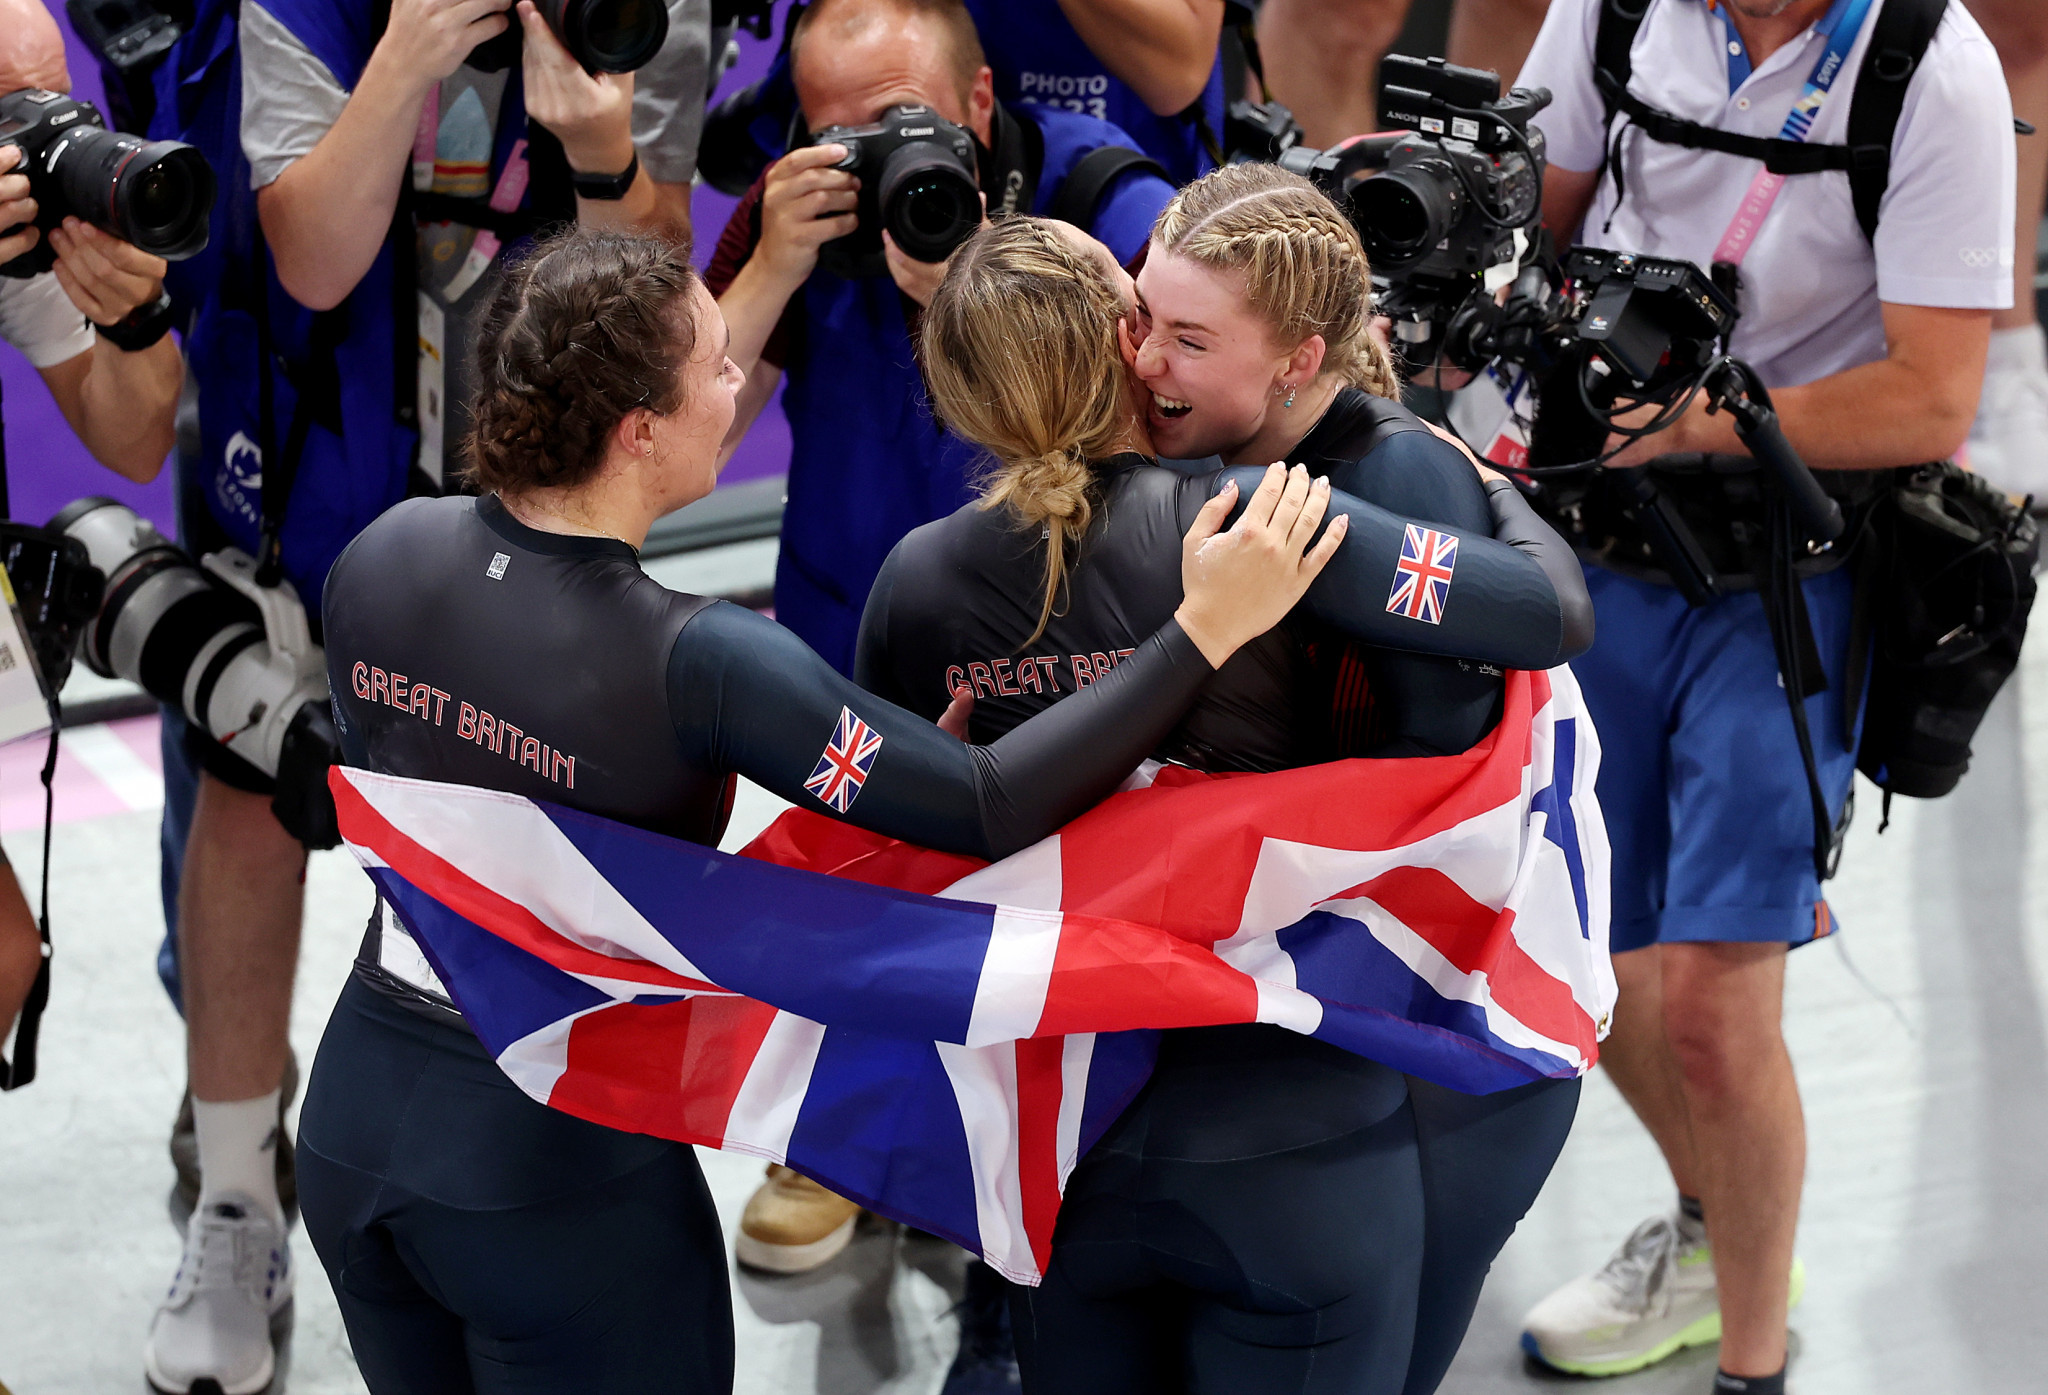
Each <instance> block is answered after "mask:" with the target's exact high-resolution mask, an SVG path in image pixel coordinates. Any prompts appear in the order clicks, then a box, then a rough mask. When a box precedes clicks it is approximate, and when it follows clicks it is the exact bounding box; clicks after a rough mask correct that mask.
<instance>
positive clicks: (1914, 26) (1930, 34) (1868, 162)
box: [1848, 0, 1948, 241]
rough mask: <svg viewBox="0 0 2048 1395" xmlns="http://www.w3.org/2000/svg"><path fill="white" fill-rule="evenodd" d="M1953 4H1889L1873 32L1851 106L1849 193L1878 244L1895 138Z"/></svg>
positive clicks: (1907, 0) (1888, 0)
mask: <svg viewBox="0 0 2048 1395" xmlns="http://www.w3.org/2000/svg"><path fill="white" fill-rule="evenodd" d="M1947 12H1948V0H1884V4H1883V8H1882V9H1880V10H1879V11H1878V13H1877V27H1876V28H1875V29H1874V30H1872V31H1871V35H1870V47H1869V48H1868V49H1867V50H1865V52H1864V54H1863V67H1862V68H1861V69H1860V70H1858V72H1857V74H1856V95H1855V97H1854V99H1853V100H1852V101H1851V102H1850V105H1849V137H1848V139H1849V150H1850V152H1851V154H1852V155H1853V156H1854V157H1855V162H1854V163H1853V164H1851V165H1850V166H1849V193H1850V196H1851V197H1852V198H1853V199H1854V200H1855V204H1856V221H1857V222H1858V223H1860V224H1862V225H1863V235H1864V236H1865V237H1867V238H1870V239H1871V240H1872V241H1875V240H1876V238H1877V215H1878V210H1879V207H1880V206H1881V205H1882V204H1883V203H1884V195H1885V190H1886V189H1887V188H1889V187H1890V185H1891V177H1892V137H1893V135H1894V134H1895V133H1896V132H1897V131H1898V126H1899V113H1900V112H1901V111H1903V110H1904V109H1905V105H1906V89H1907V88H1908V87H1910V86H1911V85H1912V83H1913V75H1914V74H1915V73H1917V72H1919V71H1920V60H1921V59H1923V58H1925V57H1926V56H1927V46H1928V45H1929V44H1931V43H1933V42H1934V33H1935V31H1936V30H1937V29H1939V28H1941V21H1942V16H1943V15H1945V14H1947Z"/></svg>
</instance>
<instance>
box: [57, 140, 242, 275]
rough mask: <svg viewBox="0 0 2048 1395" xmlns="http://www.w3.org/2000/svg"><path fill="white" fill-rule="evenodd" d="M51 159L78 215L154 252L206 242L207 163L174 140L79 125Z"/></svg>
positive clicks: (195, 248) (210, 189)
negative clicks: (154, 138)
mask: <svg viewBox="0 0 2048 1395" xmlns="http://www.w3.org/2000/svg"><path fill="white" fill-rule="evenodd" d="M70 142H71V143H70V145H69V146H68V147H67V148H66V149H65V150H64V152H63V154H62V155H60V156H59V157H58V159H57V162H56V168H55V169H54V170H53V171H52V173H53V174H55V176H56V178H57V180H58V184H59V187H61V188H62V190H63V192H64V201H65V202H66V203H67V204H69V205H70V207H71V208H72V210H73V211H75V212H76V213H77V214H78V216H79V217H81V218H84V219H86V220H87V221H88V222H91V223H92V224H94V225H95V226H96V227H99V228H102V229H104V230H105V231H107V232H110V233H112V234H113V235H114V236H115V237H118V238H120V239H121V240H122V241H123V242H132V243H134V244H135V245H136V246H137V247H140V248H141V249H142V250H143V251H145V252H148V253H150V254H152V255H153V256H158V257H163V258H165V259H166V260H168V261H180V260H183V259H184V258H186V257H190V256H192V255H194V254H195V253H197V252H200V251H202V250H204V249H205V247H206V238H207V231H208V222H209V219H210V216H211V214H212V212H213V193H214V180H213V169H212V167H211V166H209V165H208V164H207V163H206V157H204V156H203V155H201V154H200V153H199V152H198V151H197V150H194V149H193V148H192V147H191V146H189V145H184V144H182V143H180V142H178V141H172V140H159V141H141V140H137V139H136V138H135V137H133V136H124V135H119V134H117V133H115V132H113V131H103V130H100V129H99V128H97V127H82V128H80V129H79V130H77V131H76V132H75V133H74V134H73V135H72V136H71V138H70Z"/></svg>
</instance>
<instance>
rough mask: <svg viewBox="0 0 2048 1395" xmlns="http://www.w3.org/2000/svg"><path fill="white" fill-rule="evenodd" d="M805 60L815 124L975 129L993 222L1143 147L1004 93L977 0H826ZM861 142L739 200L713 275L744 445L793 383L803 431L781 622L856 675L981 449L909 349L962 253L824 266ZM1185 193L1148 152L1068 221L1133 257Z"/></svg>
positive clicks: (810, 23) (811, 159)
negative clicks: (1107, 157)
mask: <svg viewBox="0 0 2048 1395" xmlns="http://www.w3.org/2000/svg"><path fill="white" fill-rule="evenodd" d="M791 63H792V70H793V72H794V74H795V80H796V90H797V95H798V98H799V100H800V101H801V102H802V105H803V115H804V120H805V121H806V123H807V124H808V126H809V129H810V130H811V131H812V132H817V131H820V130H823V129H824V128H826V127H828V126H835V125H840V126H860V125H863V124H866V123H869V122H874V121H876V120H878V119H880V118H881V117H882V116H883V114H884V113H885V112H887V111H888V110H889V109H891V108H893V107H896V106H899V105H924V106H928V107H929V108H930V109H931V110H932V111H933V112H935V113H937V115H938V116H940V117H942V118H944V120H945V121H947V122H950V123H952V124H953V125H954V126H955V127H961V128H965V130H966V131H968V132H969V133H971V134H972V137H973V141H974V151H973V160H974V177H975V178H976V179H977V180H978V182H979V185H980V189H981V192H982V195H983V197H984V199H985V201H986V209H987V212H988V214H989V215H990V216H1001V215H1002V214H1004V213H1007V212H1030V213H1037V214H1041V215H1045V214H1050V213H1051V212H1052V210H1053V209H1054V207H1055V206H1056V204H1057V203H1058V201H1059V199H1060V198H1061V197H1062V196H1070V195H1072V194H1073V193H1074V190H1073V189H1072V188H1070V187H1069V176H1070V175H1072V174H1074V172H1075V171H1076V170H1077V169H1078V168H1080V167H1082V166H1083V164H1084V162H1085V161H1087V160H1088V159H1089V158H1090V157H1091V156H1093V155H1094V154H1095V152H1098V151H1101V150H1103V149H1105V148H1112V147H1118V148H1128V147H1129V146H1130V141H1129V139H1128V138H1127V137H1126V136H1125V134H1124V133H1123V132H1122V131H1120V130H1118V129H1117V128H1116V127H1115V126H1112V125H1110V124H1109V123H1108V122H1106V121H1101V120H1097V119H1096V118H1094V117H1092V116H1084V115H1081V114H1079V113H1075V112H1068V111H1063V110H1054V109H1052V108H1050V107H1046V106H1040V105H1037V104H1035V103H1023V104H1019V105H1017V106H1014V107H1012V106H1007V105H1005V104H1003V103H1000V102H998V101H997V100H996V99H995V94H994V83H993V78H992V76H991V74H990V71H989V68H988V66H987V64H986V63H984V62H983V60H982V51H981V45H980V41H979V39H978V38H977V37H976V33H975V29H974V24H973V21H972V20H971V19H970V18H969V16H968V13H967V11H966V9H965V7H964V6H963V5H961V4H960V3H959V0H820V3H817V4H814V5H812V6H811V7H810V8H809V9H808V10H806V11H805V12H804V14H803V16H802V18H801V19H799V20H798V22H797V26H796V31H795V35H794V39H793V42H792V47H791ZM1034 148H1042V154H1041V155H1040V156H1039V158H1038V159H1037V160H1035V161H1034V160H1032V159H1030V155H1031V152H1032V150H1033V149H1034ZM848 153H849V152H848V149H847V148H846V147H845V146H843V145H839V144H831V145H805V146H803V147H801V148H799V149H797V150H795V151H792V152H791V153H790V154H789V155H787V156H784V157H783V158H782V159H781V160H778V161H777V162H776V163H775V164H774V165H773V166H771V167H770V168H769V170H768V172H767V173H766V174H765V175H763V176H762V178H761V179H760V180H759V181H757V182H756V184H755V187H754V188H753V189H752V190H751V191H749V193H748V195H747V197H746V198H745V199H744V200H742V202H741V203H740V206H739V207H738V208H737V209H736V210H735V211H734V213H733V216H732V221H731V222H730V223H729V224H727V226H726V229H725V233H724V235H723V236H722V237H721V238H720V239H719V244H718V250H717V252H716V254H715V255H714V256H713V258H712V261H711V265H710V268H709V270H708V271H707V272H706V280H707V282H708V283H709V284H710V286H711V288H712V291H713V293H714V294H716V295H717V296H718V298H719V308H720V309H721V310H723V311H724V312H725V316H726V319H727V321H728V322H729V323H730V324H731V325H732V331H733V361H734V362H736V363H738V364H739V365H740V367H741V368H742V369H743V370H744V371H745V372H746V373H747V374H748V382H747V388H746V391H745V393H744V394H743V395H742V397H741V402H740V414H739V418H738V420H737V422H736V423H735V425H734V428H733V430H734V434H733V438H732V439H733V440H734V441H737V440H738V438H739V436H740V435H741V434H742V433H743V432H744V431H745V430H746V428H747V426H748V425H749V424H751V422H752V421H753V418H754V416H755V415H756V414H757V413H758V412H759V411H760V410H761V407H762V406H763V405H764V404H765V403H766V402H767V401H768V399H769V397H770V396H771V395H772V394H773V392H774V390H775V386H776V384H777V383H778V382H780V381H781V380H782V377H783V375H784V373H787V375H788V388H787V391H786V392H785V393H784V395H783V408H784V410H785V411H786V412H787V413H788V416H789V424H790V434H791V436H792V438H793V441H792V451H791V458H790V470H789V506H788V509H787V511H786V512H785V514H784V516H783V523H782V552H781V557H780V559H779V561H778V562H777V564H776V574H775V606H776V617H777V618H778V619H780V620H781V621H782V622H783V623H784V624H786V625H788V626H789V627H790V628H791V629H793V630H795V631H796V632H797V633H798V634H799V635H801V636H802V637H803V639H804V641H805V642H806V643H808V644H809V645H810V646H811V647H812V648H814V649H816V650H817V651H818V652H819V653H820V654H822V655H824V656H825V658H826V660H827V661H828V662H830V663H831V664H832V665H833V666H834V667H836V668H838V669H840V670H841V671H842V672H845V671H848V670H850V669H851V667H852V664H853V647H854V638H855V633H856V631H857V629H858V627H859V624H860V615H861V607H862V605H863V604H864V602H865V601H866V598H867V594H868V588H869V587H870V586H871V585H872V584H873V582H874V579H875V573H876V572H877V571H878V570H879V569H880V567H881V564H882V559H883V558H884V557H886V556H887V555H888V553H889V549H890V548H892V547H894V546H895V545H896V542H897V540H898V539H900V538H901V537H902V536H903V535H904V534H905V533H908V532H909V531H910V530H911V529H912V528H915V527H917V526H918V525H919V524H922V523H927V522H930V521H931V520H932V519H934V518H942V517H944V516H945V515H947V514H949V513H951V512H953V510H954V509H956V508H958V507H960V506H961V505H962V504H964V503H966V502H967V501H968V500H969V498H970V497H971V490H970V489H969V485H968V480H969V476H970V475H971V473H972V472H973V470H974V468H975V465H976V461H977V459H978V456H977V452H976V451H975V450H974V448H972V447H970V446H969V445H967V444H966V443H965V442H963V441H960V440H958V439H957V438H955V437H952V436H949V435H947V434H946V433H945V432H944V431H942V430H940V429H938V428H937V427H936V426H934V424H933V423H932V420H931V418H930V415H929V413H928V411H927V409H926V407H925V405H924V389H923V385H922V383H921V382H920V380H919V377H918V372H917V366H916V363H915V361H914V359H913V356H912V352H911V341H910V335H909V330H908V326H909V325H910V324H911V323H912V322H913V321H914V319H915V318H916V315H917V313H918V310H919V308H920V307H921V306H923V305H924V304H925V303H926V302H927V301H929V300H930V298H931V294H932V292H933V290H935V289H936V288H937V286H938V284H939V281H940V280H941V279H942V278H943V277H944V275H945V271H946V264H945V262H944V261H943V260H937V261H919V260H915V259H913V258H911V257H909V256H907V255H905V253H904V252H903V251H902V249H901V248H899V247H897V246H896V245H894V239H893V238H891V239H889V241H888V243H887V244H886V274H854V275H848V274H843V273H844V271H845V268H844V267H841V268H840V269H838V270H834V269H832V267H830V266H821V265H820V260H819V259H820V253H821V249H823V248H825V247H826V245H827V244H829V243H832V242H833V241H834V240H835V239H838V238H841V237H846V236H848V235H849V234H853V233H855V232H856V231H857V230H862V229H861V215H860V213H859V212H858V210H859V209H860V208H861V207H862V198H863V195H862V192H861V190H862V187H863V181H862V179H861V178H858V177H856V176H855V175H854V174H851V173H849V172H847V171H845V170H843V169H839V168H836V167H835V166H836V165H837V164H838V162H839V161H841V160H842V159H844V158H845V157H846V156H847V154H848ZM1034 169H1035V172H1036V184H1035V187H1034V186H1033V185H1032V183H1031V180H1032V174H1033V171H1034ZM873 177H874V176H873V174H872V173H870V174H869V175H868V178H869V179H870V180H873ZM1073 182H1074V183H1075V184H1078V183H1079V182H1080V180H1079V178H1076V179H1075V180H1074V181H1073ZM1172 196H1173V189H1172V187H1171V186H1170V185H1168V184H1167V182H1166V181H1165V180H1164V179H1162V178H1160V177H1159V176H1158V174H1157V173H1156V167H1155V166H1152V165H1151V164H1150V163H1149V162H1147V161H1144V160H1142V158H1141V157H1137V156H1136V155H1133V156H1132V157H1131V158H1130V161H1129V162H1127V163H1125V164H1123V165H1122V167H1121V168H1119V169H1117V170H1116V171H1115V173H1114V174H1113V175H1112V177H1110V178H1108V179H1107V181H1106V182H1103V183H1102V184H1101V185H1100V187H1099V188H1098V189H1096V190H1095V191H1094V197H1093V198H1092V199H1081V200H1078V203H1079V204H1080V205H1081V206H1080V207H1079V208H1078V209H1077V210H1076V211H1075V212H1074V214H1073V217H1072V218H1071V219H1070V221H1073V222H1075V223H1076V224H1077V225H1079V226H1082V227H1083V228H1084V230H1085V231H1089V232H1092V233H1093V234H1094V235H1095V236H1096V237H1097V238H1099V239H1100V240H1101V241H1103V242H1105V243H1107V244H1108V246H1109V247H1110V249H1111V250H1112V251H1113V252H1115V253H1116V255H1117V256H1119V257H1124V258H1128V257H1131V256H1134V255H1136V253H1137V251H1138V249H1139V248H1141V247H1142V246H1143V245H1144V243H1145V238H1146V236H1147V235H1148V234H1149V233H1150V231H1151V228H1152V220H1153V219H1154V218H1155V217H1156V216H1157V215H1158V213H1159V210H1160V209H1162V208H1164V207H1165V206H1166V202H1167V200H1168V199H1169V198H1171V197H1172ZM867 197H868V198H869V199H870V201H871V202H872V200H873V197H874V190H873V189H872V188H871V189H870V191H869V194H868V195H867ZM971 227H972V224H971V223H969V224H968V225H967V226H965V227H962V228H960V229H959V233H960V236H962V237H964V236H965V234H966V233H967V232H968V231H969V230H971ZM862 231H865V232H866V233H867V234H868V235H869V236H873V235H874V233H875V232H876V231H877V230H876V229H873V228H867V229H864V230H862ZM955 245H957V240H956V243H955ZM868 270H871V271H880V270H881V268H868ZM757 365H758V368H757Z"/></svg>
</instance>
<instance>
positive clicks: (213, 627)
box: [49, 497, 341, 847]
mask: <svg viewBox="0 0 2048 1395" xmlns="http://www.w3.org/2000/svg"><path fill="white" fill-rule="evenodd" d="M49 530H50V531H51V532H52V533H55V534H59V535H61V536H62V537H64V538H65V539H67V540H73V541H75V542H76V543H77V544H79V545H81V546H82V549H83V551H84V553H85V554H86V556H87V557H88V558H89V559H90V561H91V563H92V565H93V566H95V567H97V568H98V569H99V570H100V572H101V573H102V574H103V575H104V576H105V577H106V589H105V598H104V599H103V600H102V601H101V603H100V604H99V606H98V607H97V609H96V611H95V612H94V613H93V614H92V616H91V617H90V619H89V620H88V621H87V622H86V623H85V624H84V626H83V628H82V630H81V631H80V632H79V634H78V653H79V656H80V657H81V658H83V659H84V660H85V662H86V666H87V667H89V668H90V669H92V671H93V672H94V673H97V674H100V675H101V676H103V677H107V678H115V677H119V678H125V679H127V680H128V681H129V682H131V683H134V684H137V685H138V686H140V687H141V688H142V689H143V690H144V691H146V692H148V693H149V694H150V695H151V696H152V697H155V698H157V699H158V700H159V701H162V702H166V703H169V704H171V705H172V706H174V707H177V708H178V709H179V710H180V711H182V712H183V713H184V714H185V716H186V718H187V719H188V720H189V721H191V722H192V723H193V724H194V725H195V726H197V727H199V728H200V729H201V730H203V731H205V732H207V733H209V734H210V735H211V736H212V737H213V738H214V740H216V741H218V742H220V744H221V745H223V746H225V747H227V749H228V750H230V751H232V752H234V753H235V754H236V755H238V756H240V757H241V758H242V759H243V760H245V761H247V762H248V763H249V764H251V765H253V766H255V767H256V768H257V769H258V770H260V771H262V772H263V773H264V774H266V775H269V776H272V777H274V778H275V779H276V781H277V794H276V796H275V798H274V799H273V801H272V804H271V807H272V809H273V810H274V811H275V812H276V814H277V817H278V821H279V822H280V823H282V824H283V825H284V826H285V828H286V829H287V830H289V831H290V832H291V833H292V834H293V835H294V836H296V837H297V838H298V839H299V840H300V841H301V842H303V843H305V844H306V845H307V846H308V847H333V846H335V843H336V841H337V839H338V834H337V832H336V830H335V828H334V808H333V803H332V800H331V798H330V796H329V795H328V794H327V767H328V766H330V765H333V764H335V763H337V762H338V761H339V760H340V751H341V747H340V741H339V739H338V738H337V737H336V735H335V730H334V723H333V718H332V717H331V715H330V713H329V709H328V693H327V664H326V659H325V656H324V655H323V654H322V653H321V650H320V648H319V646H318V645H316V644H314V643H313V640H312V634H311V631H310V628H309V627H308V625H307V622H306V609H305V607H304V606H303V605H301V604H300V602H299V598H298V595H297V593H295V592H294V591H293V590H292V588H291V586H290V584H289V583H286V582H282V581H280V582H279V583H278V584H276V585H274V586H267V585H263V584H261V583H259V582H258V581H257V580H256V564H255V562H254V561H253V560H252V559H251V558H250V557H249V556H248V554H246V553H244V552H241V551H239V550H238V549H235V548H224V549H223V550H221V551H219V552H215V553H210V554H208V555H207V557H206V558H205V559H204V560H203V561H202V562H201V563H200V564H198V565H196V566H195V565H194V564H193V562H192V559H191V558H190V557H188V556H187V555H186V554H185V553H184V551H183V550H181V549H180V548H179V547H177V546H176V545H175V544H174V543H172V542H171V541H170V540H169V539H167V538H165V537H164V536H163V534H161V533H159V532H157V530H156V528H155V527H154V526H152V525H151V524H150V522H149V521H148V520H147V519H145V518H143V517H141V516H140V515H138V514H137V513H136V512H135V511H134V510H133V509H130V508H128V507H127V506H126V505H124V504H120V503H117V502H115V501H114V500H112V499H108V498H104V497H93V498H86V499H80V500H78V501H77V502H76V503H73V504H70V505H68V506H67V507H65V508H64V509H63V510H62V511H61V512H59V513H58V514H57V516H56V517H55V518H53V519H51V520H50V529H49Z"/></svg>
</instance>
